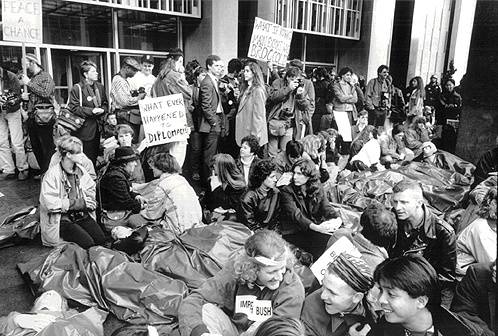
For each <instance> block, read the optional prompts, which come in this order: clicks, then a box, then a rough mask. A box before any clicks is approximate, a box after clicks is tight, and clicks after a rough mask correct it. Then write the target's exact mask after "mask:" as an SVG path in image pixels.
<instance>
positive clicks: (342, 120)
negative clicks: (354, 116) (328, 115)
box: [334, 111, 353, 142]
mask: <svg viewBox="0 0 498 336" xmlns="http://www.w3.org/2000/svg"><path fill="white" fill-rule="evenodd" d="M334 119H335V122H336V124H337V129H338V130H339V134H340V135H341V136H342V140H343V141H347V142H350V141H352V140H353V135H352V134H351V124H350V123H349V117H348V112H340V111H334Z"/></svg>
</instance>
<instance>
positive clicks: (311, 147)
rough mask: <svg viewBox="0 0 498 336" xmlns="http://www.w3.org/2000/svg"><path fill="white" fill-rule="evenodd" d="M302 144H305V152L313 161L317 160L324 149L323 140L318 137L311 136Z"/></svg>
mask: <svg viewBox="0 0 498 336" xmlns="http://www.w3.org/2000/svg"><path fill="white" fill-rule="evenodd" d="M301 142H302V143H303V147H304V151H305V152H306V153H308V155H309V156H310V157H311V158H312V159H316V158H317V157H318V153H319V152H320V150H321V149H322V145H323V142H322V139H320V137H319V136H318V135H314V134H310V135H307V136H305V137H304V138H303V139H302V140H301Z"/></svg>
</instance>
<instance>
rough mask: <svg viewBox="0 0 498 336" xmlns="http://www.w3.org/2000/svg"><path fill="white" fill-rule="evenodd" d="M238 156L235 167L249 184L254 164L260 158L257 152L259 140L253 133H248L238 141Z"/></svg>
mask: <svg viewBox="0 0 498 336" xmlns="http://www.w3.org/2000/svg"><path fill="white" fill-rule="evenodd" d="M240 143H241V146H240V156H239V158H238V159H237V161H236V163H237V167H238V168H239V170H240V171H241V172H242V173H243V174H244V181H245V182H246V185H249V176H250V175H251V172H252V170H253V169H254V167H255V166H256V164H257V163H258V162H259V161H260V160H261V159H260V158H259V157H258V154H259V140H258V138H256V137H255V136H254V135H248V136H245V137H243V138H242V140H241V141H240Z"/></svg>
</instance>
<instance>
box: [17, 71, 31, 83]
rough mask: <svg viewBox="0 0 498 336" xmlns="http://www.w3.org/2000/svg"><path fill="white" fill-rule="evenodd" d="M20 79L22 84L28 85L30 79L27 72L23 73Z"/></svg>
mask: <svg viewBox="0 0 498 336" xmlns="http://www.w3.org/2000/svg"><path fill="white" fill-rule="evenodd" d="M19 81H20V82H21V84H23V85H28V83H29V81H30V79H29V77H28V76H26V75H25V74H22V75H21V78H20V79H19Z"/></svg>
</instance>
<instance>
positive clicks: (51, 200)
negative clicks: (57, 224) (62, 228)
mask: <svg viewBox="0 0 498 336" xmlns="http://www.w3.org/2000/svg"><path fill="white" fill-rule="evenodd" d="M58 172H59V170H58V169H54V168H52V169H49V170H48V171H47V173H46V174H45V178H44V179H43V181H42V184H41V189H40V203H43V204H44V205H45V207H46V208H47V210H48V212H50V213H54V212H56V213H65V212H67V211H68V210H69V205H70V204H69V198H67V195H66V197H65V198H62V197H61V194H60V188H61V186H60V183H61V182H60V178H58V177H57V176H56V174H57V173H58Z"/></svg>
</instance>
